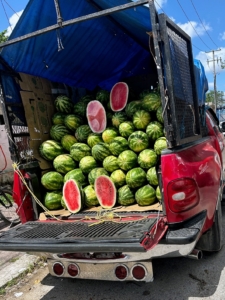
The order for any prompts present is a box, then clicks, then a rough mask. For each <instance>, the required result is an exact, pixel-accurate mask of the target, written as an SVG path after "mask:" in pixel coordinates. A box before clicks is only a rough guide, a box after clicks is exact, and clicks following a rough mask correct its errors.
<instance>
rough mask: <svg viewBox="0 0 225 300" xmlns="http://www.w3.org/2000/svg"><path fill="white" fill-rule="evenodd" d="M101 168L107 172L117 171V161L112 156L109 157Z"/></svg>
mask: <svg viewBox="0 0 225 300" xmlns="http://www.w3.org/2000/svg"><path fill="white" fill-rule="evenodd" d="M103 167H104V169H106V171H108V172H113V171H115V170H117V169H119V164H118V159H117V157H116V156H114V155H109V156H107V157H106V158H105V159H104V160H103Z"/></svg>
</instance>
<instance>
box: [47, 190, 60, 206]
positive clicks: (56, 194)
mask: <svg viewBox="0 0 225 300" xmlns="http://www.w3.org/2000/svg"><path fill="white" fill-rule="evenodd" d="M61 200H62V191H52V192H47V193H46V194H45V197H44V206H45V207H46V208H47V209H49V210H57V209H60V208H62V203H61Z"/></svg>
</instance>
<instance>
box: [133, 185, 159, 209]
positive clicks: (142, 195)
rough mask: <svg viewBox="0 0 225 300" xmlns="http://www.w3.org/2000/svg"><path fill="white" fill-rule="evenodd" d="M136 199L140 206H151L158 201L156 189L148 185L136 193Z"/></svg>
mask: <svg viewBox="0 0 225 300" xmlns="http://www.w3.org/2000/svg"><path fill="white" fill-rule="evenodd" d="M135 199H136V201H137V203H138V204H139V205H140V206H146V205H151V204H153V203H154V202H155V199H156V192H155V189H154V188H153V187H152V186H151V185H149V184H147V185H145V186H143V187H141V188H140V189H138V190H137V191H136V193H135Z"/></svg>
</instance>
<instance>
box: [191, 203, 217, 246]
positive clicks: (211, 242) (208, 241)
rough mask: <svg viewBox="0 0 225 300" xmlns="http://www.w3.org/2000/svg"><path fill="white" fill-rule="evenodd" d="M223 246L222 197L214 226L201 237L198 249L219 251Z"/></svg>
mask: <svg viewBox="0 0 225 300" xmlns="http://www.w3.org/2000/svg"><path fill="white" fill-rule="evenodd" d="M221 248H222V207H221V199H219V201H218V206H217V209H216V212H215V216H214V223H213V226H212V227H211V228H210V229H209V230H208V231H207V232H205V233H204V234H203V235H202V236H201V238H200V239H199V241H198V243H197V245H196V249H199V250H202V251H206V252H217V251H219V250H220V249H221Z"/></svg>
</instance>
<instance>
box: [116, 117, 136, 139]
mask: <svg viewBox="0 0 225 300" xmlns="http://www.w3.org/2000/svg"><path fill="white" fill-rule="evenodd" d="M134 131H135V127H134V124H133V123H132V122H131V121H127V122H123V123H121V124H120V125H119V133H120V135H121V136H122V137H125V138H128V137H129V136H130V135H131V133H133V132H134Z"/></svg>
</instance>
